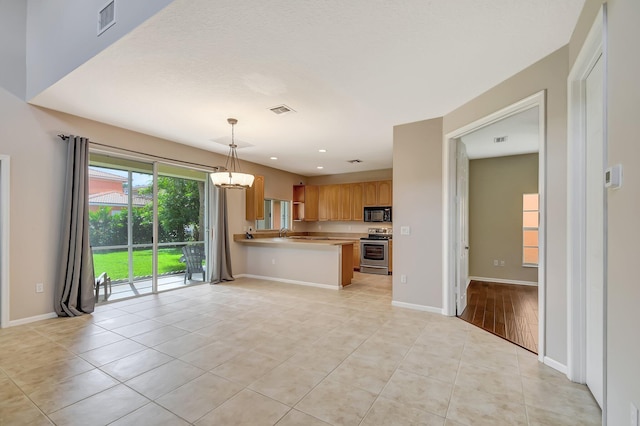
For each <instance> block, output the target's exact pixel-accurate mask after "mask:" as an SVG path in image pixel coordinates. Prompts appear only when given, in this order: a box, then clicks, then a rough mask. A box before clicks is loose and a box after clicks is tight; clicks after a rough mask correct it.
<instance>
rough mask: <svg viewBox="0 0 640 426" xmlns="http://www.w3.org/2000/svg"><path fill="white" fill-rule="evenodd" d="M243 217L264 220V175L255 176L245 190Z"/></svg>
mask: <svg viewBox="0 0 640 426" xmlns="http://www.w3.org/2000/svg"><path fill="white" fill-rule="evenodd" d="M245 217H246V219H247V220H264V176H256V177H255V179H254V180H253V185H251V186H250V187H249V188H247V189H246V190H245Z"/></svg>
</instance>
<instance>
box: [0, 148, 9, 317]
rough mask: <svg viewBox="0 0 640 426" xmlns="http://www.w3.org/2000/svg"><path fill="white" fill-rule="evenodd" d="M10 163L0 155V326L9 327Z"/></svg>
mask: <svg viewBox="0 0 640 426" xmlns="http://www.w3.org/2000/svg"><path fill="white" fill-rule="evenodd" d="M10 166H11V164H10V159H9V156H8V155H0V235H2V237H1V239H0V271H1V273H0V300H1V302H0V328H7V327H9V318H10V316H9V277H10V275H9V258H10V254H11V253H10V251H9V242H10V238H9V230H10V229H11V228H10V227H9V212H10V205H9V203H10V201H11V197H10V196H9V189H10V188H11V186H10V185H9V177H10V176H11V173H10V172H11V167H10Z"/></svg>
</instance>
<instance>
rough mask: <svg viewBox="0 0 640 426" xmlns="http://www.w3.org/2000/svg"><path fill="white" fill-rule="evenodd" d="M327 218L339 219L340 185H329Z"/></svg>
mask: <svg viewBox="0 0 640 426" xmlns="http://www.w3.org/2000/svg"><path fill="white" fill-rule="evenodd" d="M327 195H328V198H329V220H340V185H329V188H328V193H327Z"/></svg>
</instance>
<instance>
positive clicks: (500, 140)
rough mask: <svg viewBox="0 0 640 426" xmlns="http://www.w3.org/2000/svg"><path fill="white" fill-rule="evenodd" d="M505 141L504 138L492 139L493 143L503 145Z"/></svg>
mask: <svg viewBox="0 0 640 426" xmlns="http://www.w3.org/2000/svg"><path fill="white" fill-rule="evenodd" d="M506 141H507V137H506V136H498V137H497V138H493V143H503V142H506Z"/></svg>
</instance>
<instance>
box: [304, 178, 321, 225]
mask: <svg viewBox="0 0 640 426" xmlns="http://www.w3.org/2000/svg"><path fill="white" fill-rule="evenodd" d="M304 220H305V221H306V222H315V221H317V220H318V186H317V185H306V186H305V188H304Z"/></svg>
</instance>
